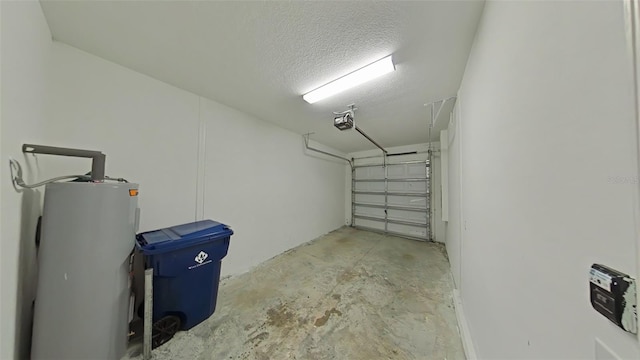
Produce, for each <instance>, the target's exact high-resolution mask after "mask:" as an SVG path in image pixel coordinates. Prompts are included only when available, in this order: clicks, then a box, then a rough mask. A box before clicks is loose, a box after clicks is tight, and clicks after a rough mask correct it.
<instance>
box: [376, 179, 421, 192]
mask: <svg viewBox="0 0 640 360" xmlns="http://www.w3.org/2000/svg"><path fill="white" fill-rule="evenodd" d="M387 184H388V186H387V188H388V189H389V191H390V192H393V191H396V192H420V193H423V192H426V191H427V182H426V181H424V180H423V181H407V182H397V181H389V182H387ZM382 188H383V190H384V184H383V187H382Z"/></svg>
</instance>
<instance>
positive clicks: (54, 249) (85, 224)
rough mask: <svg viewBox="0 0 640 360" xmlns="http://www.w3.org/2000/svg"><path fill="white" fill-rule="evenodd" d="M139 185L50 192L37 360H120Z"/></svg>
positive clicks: (69, 186)
mask: <svg viewBox="0 0 640 360" xmlns="http://www.w3.org/2000/svg"><path fill="white" fill-rule="evenodd" d="M137 195H138V185H137V184H132V183H109V182H62V183H51V184H48V185H47V186H46V190H45V197H44V211H43V216H42V228H41V240H40V248H39V252H38V266H39V269H38V292H37V294H36V301H35V313H34V325H33V341H32V347H31V356H32V359H119V358H121V357H122V356H123V355H124V353H125V351H126V347H127V335H128V331H129V326H128V313H129V296H130V284H129V259H130V254H131V251H132V249H133V247H134V244H135V233H136V231H137V225H138V218H139V211H138V196H137Z"/></svg>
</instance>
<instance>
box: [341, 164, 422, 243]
mask: <svg viewBox="0 0 640 360" xmlns="http://www.w3.org/2000/svg"><path fill="white" fill-rule="evenodd" d="M421 155H422V156H421V157H423V158H424V159H416V158H418V157H420V156H418V155H413V156H410V157H409V158H412V159H411V160H406V158H407V156H401V157H388V158H387V161H386V165H383V161H382V158H381V157H380V158H377V159H375V158H374V159H372V158H364V159H354V164H355V165H354V169H353V174H352V197H351V199H352V217H353V225H354V226H355V227H357V228H361V229H365V230H375V231H381V232H385V233H389V234H393V235H400V236H405V237H409V238H415V239H419V240H430V238H431V232H430V221H429V220H430V219H429V213H430V211H429V204H430V197H429V195H430V194H429V188H430V186H429V180H430V178H429V163H428V160H427V159H426V157H427V154H421ZM401 158H405V160H402V159H401Z"/></svg>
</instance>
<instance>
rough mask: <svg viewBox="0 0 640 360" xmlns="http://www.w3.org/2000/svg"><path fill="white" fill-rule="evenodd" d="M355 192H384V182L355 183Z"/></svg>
mask: <svg viewBox="0 0 640 360" xmlns="http://www.w3.org/2000/svg"><path fill="white" fill-rule="evenodd" d="M356 191H380V192H383V191H384V181H376V182H369V181H367V182H356Z"/></svg>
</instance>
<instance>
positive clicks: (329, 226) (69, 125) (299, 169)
mask: <svg viewBox="0 0 640 360" xmlns="http://www.w3.org/2000/svg"><path fill="white" fill-rule="evenodd" d="M2 95H3V97H2V128H1V131H2V164H3V165H2V169H3V170H2V174H3V176H2V177H1V181H2V183H1V186H2V192H1V194H2V234H1V235H2V253H1V255H0V256H1V258H0V264H1V265H0V266H2V270H3V276H2V277H0V279H1V281H2V286H3V289H4V290H5V295H3V296H2V297H0V299H1V300H0V301H2V307H1V310H2V313H1V314H2V318H1V320H2V321H3V324H4V325H3V327H2V336H0V341H1V342H0V344H1V348H0V358H1V359H5V358H12V357H13V355H14V350H13V348H14V346H13V344H14V343H18V344H19V346H20V347H21V349H22V350H21V351H20V353H19V355H20V356H21V357H24V354H26V352H27V351H28V348H29V338H28V336H29V333H30V329H29V327H28V324H29V321H30V309H31V301H32V299H33V296H34V285H35V277H34V276H35V269H36V267H35V266H36V263H35V256H34V253H35V249H34V246H33V237H34V230H35V220H36V219H37V216H38V215H39V213H40V206H39V205H40V201H41V198H42V189H40V190H39V191H37V192H33V194H29V193H17V192H16V191H15V190H14V189H13V188H12V186H11V183H10V181H9V180H10V179H9V175H8V174H7V173H6V169H7V168H6V165H7V162H8V156H13V157H15V158H16V159H18V160H20V161H21V162H22V163H23V166H24V165H25V163H26V164H28V165H30V166H31V167H32V168H30V169H27V168H25V175H27V179H28V181H29V182H33V181H35V180H43V179H46V178H49V177H53V176H57V175H65V174H78V173H84V172H86V171H88V170H89V169H90V161H89V160H86V159H76V158H61V157H53V156H47V155H37V156H35V157H33V156H29V157H24V156H23V155H22V153H21V145H22V144H23V143H28V142H32V143H37V144H46V145H53V146H63V147H75V148H87V149H94V150H101V151H104V152H105V153H106V154H107V175H110V176H115V177H124V178H127V179H128V180H130V181H133V182H137V183H139V184H140V198H139V200H140V206H141V209H142V212H141V228H140V230H141V231H145V230H151V229H155V228H160V227H166V226H170V225H175V224H179V223H183V222H189V221H194V220H196V219H201V218H209V217H210V218H213V219H215V220H219V221H221V222H224V223H227V224H229V225H230V226H231V227H232V228H233V230H234V231H235V235H234V236H233V237H232V240H231V248H230V251H229V255H228V256H227V258H225V260H224V261H223V270H222V271H223V275H229V274H237V273H240V272H243V271H246V270H248V269H250V268H251V267H252V266H255V265H257V264H258V263H260V262H261V261H264V260H266V259H268V258H270V257H272V256H275V255H277V254H278V253H281V252H282V251H284V250H287V249H289V248H291V247H294V246H296V245H299V244H301V243H304V242H307V241H309V240H312V239H314V238H316V237H318V236H320V235H322V234H324V233H327V232H329V231H332V230H334V229H336V228H339V227H340V226H342V225H343V224H344V200H343V199H344V197H345V193H344V178H345V168H344V164H343V162H341V161H333V160H327V159H326V158H323V157H317V156H309V155H306V154H305V151H304V143H303V139H302V136H300V135H298V134H294V133H292V132H290V131H288V130H284V129H282V128H279V127H277V126H275V125H272V124H269V123H266V122H264V121H262V120H259V119H256V118H254V117H251V116H249V115H246V114H243V113H241V112H239V111H236V110H233V109H230V108H228V107H225V106H223V105H220V104H218V103H216V102H214V101H211V100H206V99H203V98H200V97H199V96H197V95H195V94H192V93H189V92H186V91H184V90H181V89H178V88H175V87H173V86H170V85H167V84H165V83H162V82H160V81H157V80H154V79H152V78H149V77H147V76H145V75H141V74H139V73H136V72H134V71H131V70H129V69H126V68H124V67H121V66H119V65H116V64H113V63H110V62H108V61H105V60H103V59H100V58H98V57H95V56H93V55H90V54H87V53H84V52H82V51H80V50H78V49H75V48H72V47H69V46H67V45H64V44H61V43H57V42H53V43H52V42H51V35H50V34H49V32H48V29H47V27H46V22H45V20H44V17H43V16H42V13H41V10H40V5H39V3H37V2H29V3H25V4H14V3H9V2H2ZM316 146H320V145H316ZM325 149H327V148H325ZM328 150H331V149H328ZM331 151H333V150H331ZM36 165H37V166H38V167H39V168H41V169H42V171H40V172H36V171H35V170H36V169H35V167H36ZM25 200H28V201H25ZM21 211H22V213H23V216H21V215H20V212H21ZM25 215H28V216H25ZM20 242H21V244H22V245H20ZM20 247H22V249H21V250H19V249H20ZM17 269H20V271H21V275H20V281H18V277H17V275H16V270H17ZM4 274H7V275H4ZM5 282H6V284H5ZM17 284H21V286H22V288H21V289H20V290H18V291H17V290H16V287H17ZM17 292H18V295H16V293H17ZM23 309H26V310H24V311H23ZM22 312H24V314H23V313H22ZM16 317H18V318H19V319H18V325H17V326H13V324H14V323H15V322H16V320H15V319H16ZM24 324H26V327H25V326H22V325H24ZM14 332H18V333H19V335H18V336H14Z"/></svg>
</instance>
